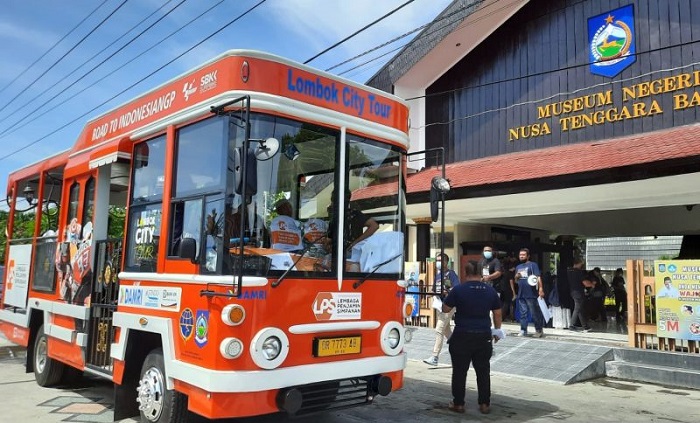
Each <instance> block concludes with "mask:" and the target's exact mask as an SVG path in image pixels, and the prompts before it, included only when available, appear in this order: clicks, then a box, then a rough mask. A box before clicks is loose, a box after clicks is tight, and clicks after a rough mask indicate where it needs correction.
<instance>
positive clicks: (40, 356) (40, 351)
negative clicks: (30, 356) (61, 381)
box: [34, 338, 48, 373]
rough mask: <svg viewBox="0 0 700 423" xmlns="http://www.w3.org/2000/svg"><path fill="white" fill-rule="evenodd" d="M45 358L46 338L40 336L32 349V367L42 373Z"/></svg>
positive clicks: (44, 366)
mask: <svg viewBox="0 0 700 423" xmlns="http://www.w3.org/2000/svg"><path fill="white" fill-rule="evenodd" d="M47 358H48V356H47V352H46V338H41V339H40V340H39V343H38V344H37V345H36V351H34V368H35V369H36V371H37V372H38V373H44V369H45V368H46V360H47Z"/></svg>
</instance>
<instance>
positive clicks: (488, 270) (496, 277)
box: [479, 245, 503, 294]
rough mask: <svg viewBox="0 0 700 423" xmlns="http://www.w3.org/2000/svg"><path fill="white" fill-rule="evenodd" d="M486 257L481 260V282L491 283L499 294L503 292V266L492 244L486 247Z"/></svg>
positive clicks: (484, 253) (484, 252)
mask: <svg viewBox="0 0 700 423" xmlns="http://www.w3.org/2000/svg"><path fill="white" fill-rule="evenodd" d="M483 255H484V258H483V259H482V260H481V261H480V262H479V274H480V275H481V282H484V283H485V284H486V285H491V286H492V287H493V289H495V290H496V292H498V293H499V294H500V293H501V291H502V289H501V276H503V266H502V265H501V262H500V260H498V258H496V257H495V256H494V254H493V248H492V247H491V246H490V245H487V246H485V247H484V251H483Z"/></svg>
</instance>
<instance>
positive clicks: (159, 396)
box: [136, 348, 187, 423]
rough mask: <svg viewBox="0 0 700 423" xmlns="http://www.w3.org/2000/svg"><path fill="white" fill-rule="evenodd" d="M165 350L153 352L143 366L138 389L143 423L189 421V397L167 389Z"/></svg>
mask: <svg viewBox="0 0 700 423" xmlns="http://www.w3.org/2000/svg"><path fill="white" fill-rule="evenodd" d="M164 363H165V361H164V360H163V350H162V349H160V348H158V349H156V350H153V351H151V352H150V353H149V354H148V356H147V357H146V360H145V361H144V362H143V366H141V379H140V380H139V386H138V388H137V398H136V401H138V403H139V411H140V412H141V421H142V422H144V423H184V422H185V421H186V420H187V397H186V396H185V395H183V394H181V393H179V392H177V391H175V390H172V389H171V390H169V389H168V388H167V375H166V373H165V364H164Z"/></svg>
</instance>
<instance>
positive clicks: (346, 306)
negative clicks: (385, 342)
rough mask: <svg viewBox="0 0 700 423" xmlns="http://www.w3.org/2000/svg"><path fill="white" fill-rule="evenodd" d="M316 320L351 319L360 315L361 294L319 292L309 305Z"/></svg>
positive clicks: (358, 317)
mask: <svg viewBox="0 0 700 423" xmlns="http://www.w3.org/2000/svg"><path fill="white" fill-rule="evenodd" d="M311 308H312V310H313V312H314V316H316V320H352V319H360V318H361V317H362V294H361V293H345V292H319V293H318V294H317V295H316V299H315V300H314V302H313V304H312V306H311Z"/></svg>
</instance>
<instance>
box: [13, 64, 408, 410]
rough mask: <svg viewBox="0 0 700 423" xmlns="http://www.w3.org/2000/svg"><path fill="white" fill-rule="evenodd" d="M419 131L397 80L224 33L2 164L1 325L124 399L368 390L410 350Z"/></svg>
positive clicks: (122, 405)
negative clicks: (413, 161) (51, 144)
mask: <svg viewBox="0 0 700 423" xmlns="http://www.w3.org/2000/svg"><path fill="white" fill-rule="evenodd" d="M407 147H408V107H407V105H406V104H405V103H404V102H403V101H402V100H400V99H399V98H397V97H394V96H392V95H389V94H386V93H384V92H381V91H379V90H375V89H373V88H370V87H366V86H363V85H361V84H357V83H354V82H351V81H348V80H345V79H342V78H338V77H336V76H333V75H331V74H328V73H325V72H320V71H317V70H314V69H312V68H310V67H307V66H304V65H301V64H298V63H294V62H291V61H288V60H285V59H283V58H280V57H277V56H273V55H270V54H265V53H260V52H255V51H243V50H232V51H229V52H226V53H224V54H222V55H220V56H218V57H216V58H215V59H213V60H211V61H209V62H207V63H204V64H203V65H202V66H199V67H197V68H196V69H194V70H192V71H190V72H187V73H185V74H183V75H181V76H179V77H177V78H174V79H173V80H171V81H169V82H167V83H165V84H163V85H161V86H159V87H157V88H155V89H153V90H151V91H149V92H147V93H145V94H143V95H141V96H139V97H137V98H135V99H133V100H131V101H128V102H126V103H124V104H123V105H121V106H119V107H117V108H115V109H114V110H112V111H109V112H107V113H105V114H103V115H101V116H99V117H97V118H95V119H94V120H91V121H90V122H89V123H87V125H86V126H85V128H84V130H83V131H82V133H81V134H80V137H79V138H78V140H77V142H76V143H75V145H74V146H73V147H72V148H70V149H69V150H67V151H64V152H62V153H59V154H55V155H53V156H51V157H48V158H46V159H45V160H42V161H39V162H37V163H34V164H32V165H29V166H27V167H25V168H22V169H19V170H17V171H15V172H13V173H12V174H11V175H10V176H9V182H8V186H7V201H8V204H9V207H10V212H9V216H8V228H7V234H8V241H7V249H6V259H5V264H6V272H5V282H6V283H5V289H4V292H3V294H2V295H3V296H2V299H1V301H0V329H1V330H2V332H3V333H4V334H5V336H6V337H7V338H8V339H9V340H11V341H13V342H14V343H16V344H18V345H21V346H24V347H26V349H27V360H26V369H27V371H28V372H34V375H35V378H36V381H37V382H38V384H39V385H41V386H51V385H55V384H59V383H65V382H67V381H69V380H71V379H74V378H76V377H80V376H82V375H83V374H84V373H87V374H90V375H96V376H99V377H103V378H106V379H109V380H111V381H112V382H113V383H114V387H115V392H114V395H115V415H114V418H115V420H116V419H121V418H125V417H129V416H136V415H138V414H139V413H140V415H141V420H142V421H145V422H178V421H183V419H185V416H186V414H187V412H188V410H189V411H191V412H194V413H196V414H199V415H201V416H204V417H206V418H212V419H215V418H231V417H242V416H254V415H262V414H269V413H276V412H286V413H289V414H293V415H302V414H305V413H311V412H316V411H321V410H327V409H333V408H341V407H351V406H356V405H362V404H370V403H371V402H372V401H373V400H374V398H375V397H376V396H377V395H387V394H389V393H390V392H391V391H393V390H396V389H399V388H401V387H402V384H403V370H404V368H405V365H406V353H405V351H404V344H405V342H406V339H405V337H406V334H407V331H406V330H405V328H404V326H403V323H404V318H405V317H406V316H407V315H409V314H410V307H411V306H410V304H408V303H406V302H405V295H404V293H405V285H406V284H405V282H404V280H403V263H404V255H403V254H404V227H405V221H406V218H405V214H404V212H405V207H406V195H405V194H406V150H407ZM28 219H30V220H31V221H33V222H34V223H33V226H32V225H31V222H30V224H29V225H27V224H26V222H27V220H28ZM22 222H24V223H23V224H20V223H22Z"/></svg>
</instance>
